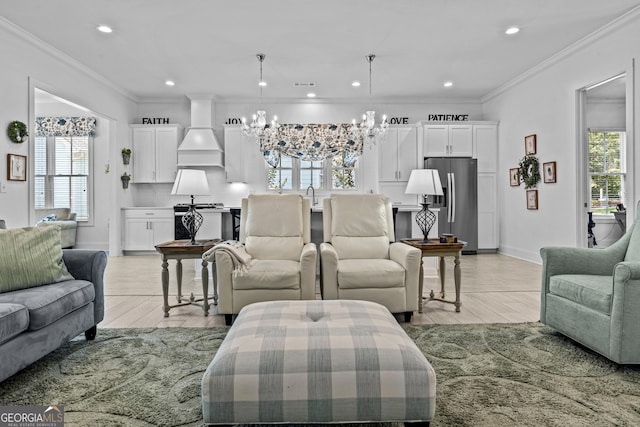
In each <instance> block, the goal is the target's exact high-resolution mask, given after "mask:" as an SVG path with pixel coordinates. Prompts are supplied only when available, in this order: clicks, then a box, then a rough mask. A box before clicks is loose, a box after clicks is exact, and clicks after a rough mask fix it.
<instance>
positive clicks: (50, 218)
mask: <svg viewBox="0 0 640 427" xmlns="http://www.w3.org/2000/svg"><path fill="white" fill-rule="evenodd" d="M57 219H58V215H56V214H49V215H47V216H45V217H44V218H42V219H41V220H40V221H38V222H37V223H36V225H38V224H40V223H41V222H49V221H55V220H57Z"/></svg>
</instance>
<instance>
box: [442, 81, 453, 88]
mask: <svg viewBox="0 0 640 427" xmlns="http://www.w3.org/2000/svg"><path fill="white" fill-rule="evenodd" d="M451 86H453V82H444V87H451Z"/></svg>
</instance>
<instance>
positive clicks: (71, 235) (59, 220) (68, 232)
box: [36, 208, 78, 248]
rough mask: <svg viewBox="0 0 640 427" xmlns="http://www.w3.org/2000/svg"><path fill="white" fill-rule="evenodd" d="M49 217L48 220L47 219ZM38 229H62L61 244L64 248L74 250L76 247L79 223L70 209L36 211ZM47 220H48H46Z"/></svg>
mask: <svg viewBox="0 0 640 427" xmlns="http://www.w3.org/2000/svg"><path fill="white" fill-rule="evenodd" d="M47 217H48V218H47ZM36 218H38V219H39V220H41V221H39V222H38V223H37V224H36V225H37V226H38V227H45V226H50V225H57V226H58V227H60V243H61V244H62V247H63V248H72V247H74V246H75V245H76V230H77V229H78V222H77V221H76V214H75V213H74V212H71V209H69V208H49V209H36ZM45 218H47V219H46V220H45Z"/></svg>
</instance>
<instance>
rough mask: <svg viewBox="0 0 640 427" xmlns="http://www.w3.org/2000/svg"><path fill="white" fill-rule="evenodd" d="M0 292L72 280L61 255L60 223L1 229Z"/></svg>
mask: <svg viewBox="0 0 640 427" xmlns="http://www.w3.org/2000/svg"><path fill="white" fill-rule="evenodd" d="M0 247H1V248H2V250H1V251H0V293H2V292H10V291H16V290H19V289H26V288H32V287H35V286H40V285H46V284H49V283H55V282H62V281H64V280H73V276H72V275H71V274H69V271H67V266H66V265H65V264H64V261H63V259H62V247H61V245H60V227H57V226H51V227H26V228H12V229H9V230H0Z"/></svg>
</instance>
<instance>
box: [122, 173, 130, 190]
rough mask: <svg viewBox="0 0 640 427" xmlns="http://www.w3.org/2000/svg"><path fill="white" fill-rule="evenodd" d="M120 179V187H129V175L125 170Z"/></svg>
mask: <svg viewBox="0 0 640 427" xmlns="http://www.w3.org/2000/svg"><path fill="white" fill-rule="evenodd" d="M120 180H121V181H122V188H129V181H131V175H129V174H128V173H126V172H125V173H124V174H123V175H122V176H121V177H120Z"/></svg>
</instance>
